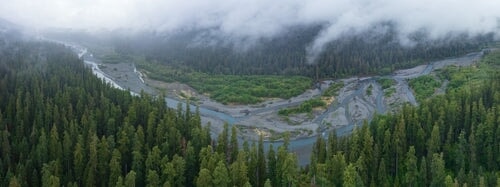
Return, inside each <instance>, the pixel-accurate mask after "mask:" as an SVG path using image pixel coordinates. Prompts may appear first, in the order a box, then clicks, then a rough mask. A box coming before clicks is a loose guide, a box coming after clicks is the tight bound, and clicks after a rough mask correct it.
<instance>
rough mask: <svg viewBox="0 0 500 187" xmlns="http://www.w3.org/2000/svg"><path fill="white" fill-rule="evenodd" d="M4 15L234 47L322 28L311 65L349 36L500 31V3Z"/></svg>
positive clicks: (20, 3) (403, 38)
mask: <svg viewBox="0 0 500 187" xmlns="http://www.w3.org/2000/svg"><path fill="white" fill-rule="evenodd" d="M1 1H2V2H1V6H0V17H2V18H4V19H7V20H10V21H12V22H14V23H18V24H21V25H24V26H27V27H32V28H35V29H45V28H72V29H84V30H88V31H99V30H101V31H102V30H115V29H124V30H129V31H143V30H148V31H151V30H154V31H158V32H165V33H168V32H177V31H185V30H192V29H197V30H198V29H205V30H208V31H210V35H218V36H222V37H226V38H230V39H231V40H234V41H256V40H259V39H266V38H272V37H274V36H277V35H279V34H281V33H284V32H286V31H287V29H288V28H290V27H294V26H309V25H321V26H322V30H321V31H320V32H319V34H318V35H317V36H316V38H315V39H314V41H312V42H311V43H310V44H309V46H307V47H306V49H305V50H306V52H307V54H308V61H310V62H314V60H315V59H316V57H317V56H318V55H319V54H320V53H321V52H322V50H323V48H324V47H325V44H327V43H328V42H330V41H332V40H335V39H337V38H339V37H342V36H344V35H351V34H356V33H365V32H386V29H384V28H383V27H380V26H378V25H380V23H391V25H393V26H394V27H395V29H396V30H397V34H398V38H399V40H400V43H401V44H403V45H412V40H411V39H410V38H409V36H411V34H412V33H415V32H422V31H423V32H425V33H426V35H427V37H428V38H429V39H438V38H441V37H445V36H450V35H459V34H463V33H467V34H468V35H470V36H474V35H478V34H485V33H494V35H495V37H497V38H498V36H499V33H500V24H499V23H500V11H498V9H499V7H500V1H497V0H476V1H471V0H279V1H269V0H95V1H88V0H69V1H68V0H44V1H37V0H15V1H12V0H1Z"/></svg>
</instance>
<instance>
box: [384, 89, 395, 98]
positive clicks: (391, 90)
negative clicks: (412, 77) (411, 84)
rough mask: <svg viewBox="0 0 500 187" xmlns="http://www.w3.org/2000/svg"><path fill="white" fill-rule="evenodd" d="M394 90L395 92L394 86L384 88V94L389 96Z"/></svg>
mask: <svg viewBox="0 0 500 187" xmlns="http://www.w3.org/2000/svg"><path fill="white" fill-rule="evenodd" d="M395 92H396V88H388V89H386V90H384V96H385V97H390V96H391V95H392V94H394V93H395Z"/></svg>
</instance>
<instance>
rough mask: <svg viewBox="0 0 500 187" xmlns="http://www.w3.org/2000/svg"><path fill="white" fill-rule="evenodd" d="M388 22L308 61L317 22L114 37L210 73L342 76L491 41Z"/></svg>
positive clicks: (152, 57) (165, 60) (150, 55)
mask: <svg viewBox="0 0 500 187" xmlns="http://www.w3.org/2000/svg"><path fill="white" fill-rule="evenodd" d="M385 27H386V29H387V30H386V31H385V32H364V33H359V34H357V35H346V36H344V37H342V38H340V39H337V40H334V41H331V42H330V43H329V44H328V45H327V46H326V49H325V50H324V51H323V52H322V53H321V54H320V56H318V58H317V60H316V61H315V65H310V64H307V63H306V58H307V54H306V48H307V47H308V46H309V45H310V43H311V42H312V41H313V40H314V37H315V36H317V35H318V33H319V31H320V27H312V26H309V27H294V28H290V30H289V31H288V32H286V33H285V34H283V35H280V36H276V37H274V38H267V39H261V40H258V41H246V40H243V41H240V42H232V41H231V39H227V38H224V36H213V35H210V34H208V33H210V32H209V31H203V30H202V31H189V32H179V33H176V34H171V35H162V34H161V33H142V34H141V35H138V36H136V37H128V36H125V37H119V35H117V36H116V37H114V38H115V39H114V40H112V41H111V43H112V45H113V46H114V51H115V52H116V53H117V54H121V55H124V56H129V55H131V54H133V55H139V56H144V57H146V59H147V60H148V61H150V62H152V63H159V64H163V65H169V66H171V67H177V68H180V67H182V68H184V67H189V68H191V69H193V70H195V71H200V72H205V73H210V74H231V75H256V74H257V75H262V74H266V75H302V76H307V77H310V78H316V76H318V78H339V77H345V76H349V75H366V74H387V73H391V72H392V71H394V70H395V69H401V68H407V67H412V66H415V65H417V64H422V63H425V61H428V60H433V59H442V58H446V57H452V56H458V55H463V54H465V53H467V52H471V51H477V50H479V49H480V47H482V46H484V44H486V43H487V42H489V41H491V36H490V35H483V36H477V37H470V36H468V35H466V34H463V35H458V36H457V35H454V36H449V37H445V38H441V39H437V40H436V39H430V37H429V36H428V35H427V34H426V33H425V31H422V32H420V33H415V34H414V35H413V36H412V37H411V38H410V41H407V42H406V43H404V44H402V43H403V42H401V41H400V38H398V33H397V31H395V30H393V27H392V26H391V25H390V24H387V25H386V26H385ZM316 69H317V70H318V74H316Z"/></svg>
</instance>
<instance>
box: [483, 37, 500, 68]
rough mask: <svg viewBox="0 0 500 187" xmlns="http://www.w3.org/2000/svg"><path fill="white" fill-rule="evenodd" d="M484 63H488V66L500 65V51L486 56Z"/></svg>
mask: <svg viewBox="0 0 500 187" xmlns="http://www.w3.org/2000/svg"><path fill="white" fill-rule="evenodd" d="M499 43H500V42H499ZM482 61H483V62H484V63H487V64H492V65H500V51H499V50H495V51H490V52H488V55H486V56H485V57H484V58H483V59H482Z"/></svg>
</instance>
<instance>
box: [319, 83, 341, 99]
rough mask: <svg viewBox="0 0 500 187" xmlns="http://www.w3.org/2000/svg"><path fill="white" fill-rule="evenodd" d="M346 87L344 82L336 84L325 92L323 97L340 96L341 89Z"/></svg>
mask: <svg viewBox="0 0 500 187" xmlns="http://www.w3.org/2000/svg"><path fill="white" fill-rule="evenodd" d="M343 87H344V82H335V83H332V84H331V85H330V87H328V88H327V89H326V90H325V91H324V92H323V97H332V96H337V95H338V94H339V91H340V89H342V88H343Z"/></svg>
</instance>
